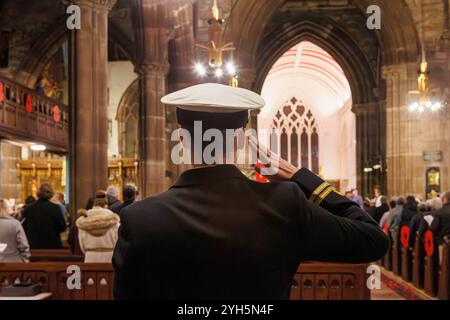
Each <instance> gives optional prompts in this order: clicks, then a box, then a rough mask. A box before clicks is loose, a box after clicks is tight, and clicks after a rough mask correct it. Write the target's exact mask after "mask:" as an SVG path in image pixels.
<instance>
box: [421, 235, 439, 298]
mask: <svg viewBox="0 0 450 320" xmlns="http://www.w3.org/2000/svg"><path fill="white" fill-rule="evenodd" d="M424 239H425V240H424V250H425V259H424V281H423V282H424V283H423V287H424V290H425V292H426V293H427V294H428V295H430V296H435V295H436V293H437V286H438V272H439V250H438V244H437V242H436V241H435V240H434V238H433V233H432V232H431V231H430V230H428V231H427V232H425V236H424Z"/></svg>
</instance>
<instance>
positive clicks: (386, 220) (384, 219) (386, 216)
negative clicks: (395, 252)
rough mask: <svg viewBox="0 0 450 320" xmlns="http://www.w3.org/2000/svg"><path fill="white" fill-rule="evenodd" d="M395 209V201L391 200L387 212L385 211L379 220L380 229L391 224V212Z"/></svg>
mask: <svg viewBox="0 0 450 320" xmlns="http://www.w3.org/2000/svg"><path fill="white" fill-rule="evenodd" d="M395 207H397V201H395V200H394V199H392V200H391V201H390V202H389V211H387V212H386V213H385V214H384V215H383V216H382V217H381V220H380V227H381V228H384V226H388V227H389V226H390V225H391V222H392V216H393V212H394V209H395Z"/></svg>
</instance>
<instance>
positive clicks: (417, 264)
mask: <svg viewBox="0 0 450 320" xmlns="http://www.w3.org/2000/svg"><path fill="white" fill-rule="evenodd" d="M424 256H425V251H424V247H423V243H422V239H421V238H420V237H418V236H416V243H415V245H414V250H413V253H412V259H413V266H412V284H413V286H415V287H416V288H419V289H423V261H424Z"/></svg>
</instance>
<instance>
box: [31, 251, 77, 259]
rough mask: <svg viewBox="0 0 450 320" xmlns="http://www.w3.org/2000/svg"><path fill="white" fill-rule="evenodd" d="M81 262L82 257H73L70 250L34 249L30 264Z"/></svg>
mask: <svg viewBox="0 0 450 320" xmlns="http://www.w3.org/2000/svg"><path fill="white" fill-rule="evenodd" d="M46 261H49V262H71V261H73V262H83V261H84V256H83V255H75V254H73V253H72V251H71V250H70V249H34V250H31V257H30V262H46Z"/></svg>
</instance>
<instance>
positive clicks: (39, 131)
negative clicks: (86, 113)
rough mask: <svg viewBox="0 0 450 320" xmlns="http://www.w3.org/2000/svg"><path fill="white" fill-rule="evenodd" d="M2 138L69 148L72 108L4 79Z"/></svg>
mask: <svg viewBox="0 0 450 320" xmlns="http://www.w3.org/2000/svg"><path fill="white" fill-rule="evenodd" d="M0 135H1V136H2V137H7V138H10V139H18V140H24V141H29V142H34V143H42V144H45V145H47V146H49V147H50V148H55V149H60V150H61V151H67V150H68V149H69V108H68V107H67V106H66V105H64V104H62V103H60V102H59V101H56V100H54V99H51V98H48V97H45V96H41V95H39V94H37V92H35V91H34V90H32V89H29V88H27V87H25V86H22V85H20V84H17V83H15V82H13V81H11V80H8V79H6V78H3V77H0Z"/></svg>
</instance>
